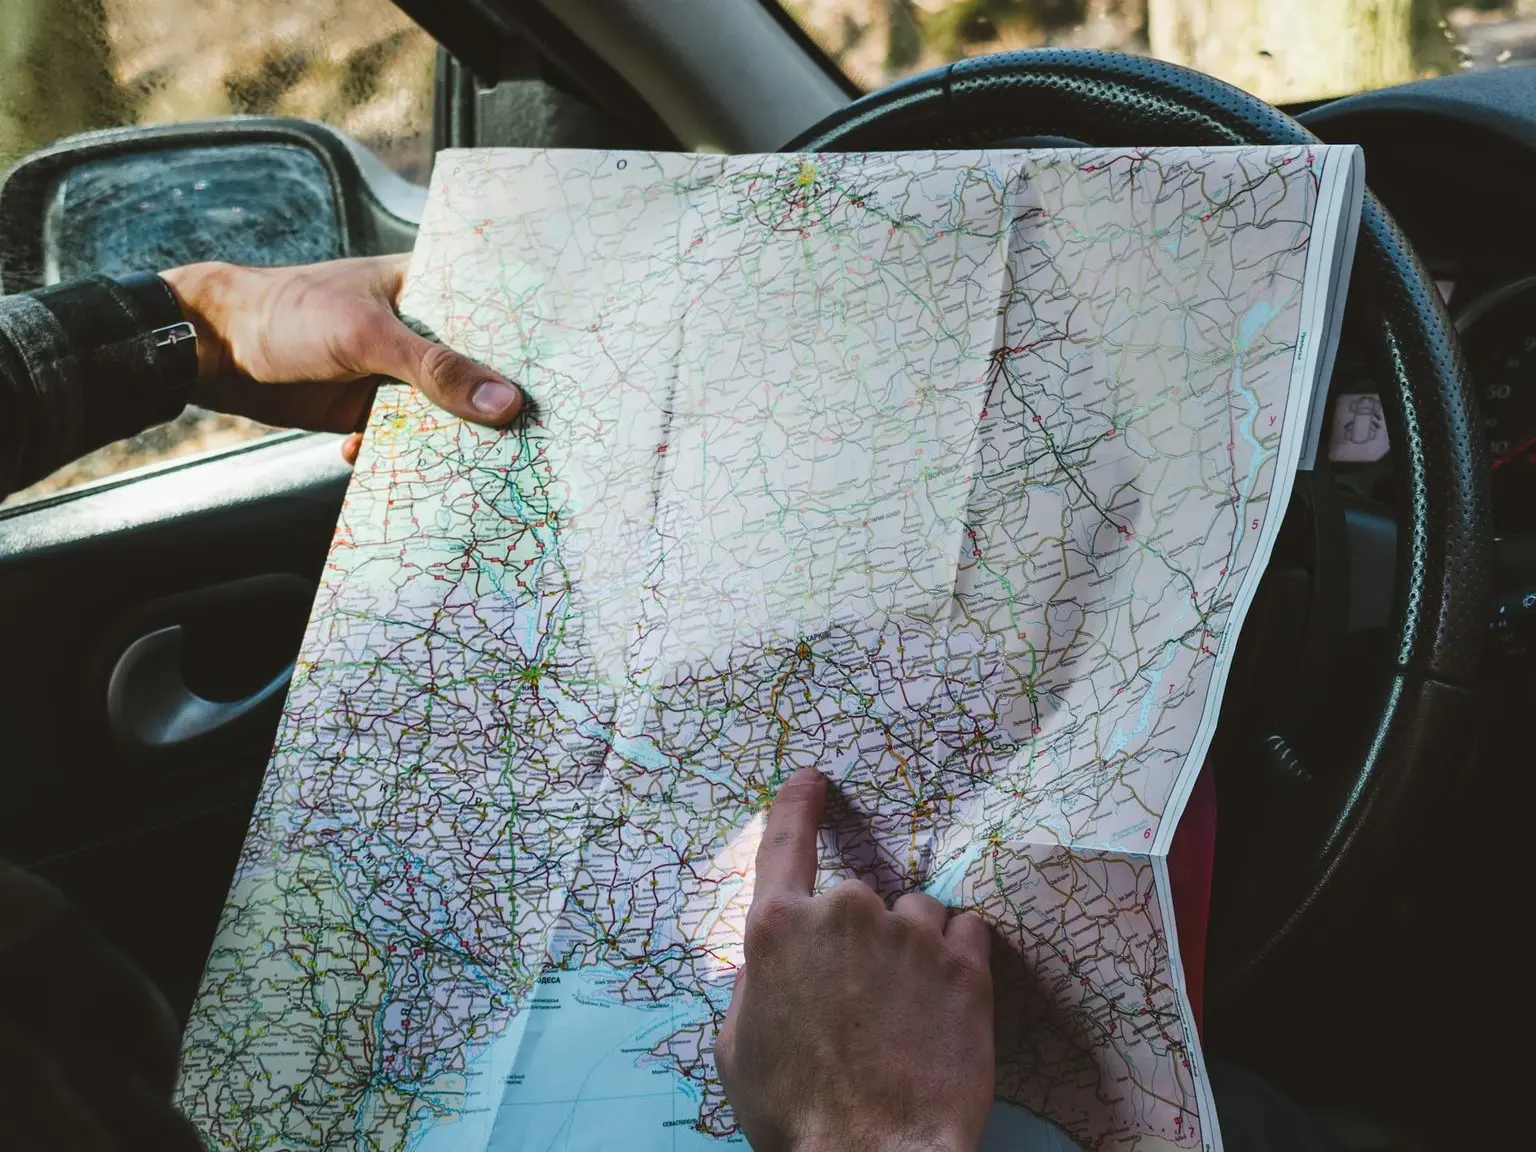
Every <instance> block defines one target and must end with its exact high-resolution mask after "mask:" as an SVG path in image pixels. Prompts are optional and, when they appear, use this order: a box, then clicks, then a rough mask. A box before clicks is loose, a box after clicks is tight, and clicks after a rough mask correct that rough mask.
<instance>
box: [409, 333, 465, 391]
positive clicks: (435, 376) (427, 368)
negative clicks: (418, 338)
mask: <svg viewBox="0 0 1536 1152" xmlns="http://www.w3.org/2000/svg"><path fill="white" fill-rule="evenodd" d="M420 363H421V375H422V379H424V380H431V381H433V382H434V383H436V384H439V385H442V386H443V387H451V386H453V385H457V384H463V383H467V382H468V381H467V380H461V379H459V378H460V377H462V376H463V375H464V372H463V362H462V361H461V360H460V359H459V356H458V354H457V353H455V352H453V351H451V350H449V349H448V348H445V347H443V346H442V345H441V344H433V343H431V342H430V341H428V342H427V343H425V344H423V346H422V349H421V362H420Z"/></svg>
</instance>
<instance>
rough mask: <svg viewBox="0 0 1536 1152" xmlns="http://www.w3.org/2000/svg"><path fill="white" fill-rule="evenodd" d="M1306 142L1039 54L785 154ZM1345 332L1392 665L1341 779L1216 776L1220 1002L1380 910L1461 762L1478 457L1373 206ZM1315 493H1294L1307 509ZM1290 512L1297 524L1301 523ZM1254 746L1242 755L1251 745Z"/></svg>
mask: <svg viewBox="0 0 1536 1152" xmlns="http://www.w3.org/2000/svg"><path fill="white" fill-rule="evenodd" d="M1046 142H1048V143H1049V144H1051V145H1060V144H1062V143H1068V144H1083V145H1093V146H1106V147H1107V146H1126V145H1137V146H1158V145H1199V146H1214V145H1235V144H1281V145H1284V144H1307V143H1315V142H1318V141H1317V137H1316V136H1314V135H1312V133H1310V132H1308V131H1307V130H1306V129H1305V128H1303V127H1302V126H1301V125H1300V124H1298V123H1297V122H1296V121H1294V120H1292V119H1291V118H1290V117H1288V116H1286V115H1284V114H1283V113H1281V112H1280V111H1278V110H1277V109H1275V108H1273V107H1271V106H1270V105H1268V104H1265V103H1264V102H1263V101H1261V100H1259V99H1258V98H1256V97H1254V96H1250V95H1249V94H1247V93H1245V92H1242V91H1239V90H1238V89H1236V88H1233V87H1231V86H1230V85H1227V84H1224V83H1222V82H1221V81H1218V80H1215V79H1213V78H1212V77H1209V76H1206V75H1203V74H1201V73H1198V72H1194V71H1191V70H1189V69H1186V68H1180V67H1177V66H1175V65H1172V64H1166V63H1163V62H1160V61H1156V60H1150V59H1145V58H1141V57H1133V56H1122V55H1118V54H1114V53H1107V52H1094V51H1079V50H1066V49H1044V50H1037V51H1028V52H1016V53H1005V54H999V55H994V56H987V57H981V58H977V59H974V60H968V61H965V62H963V63H958V64H953V65H950V66H948V67H944V68H940V69H937V70H935V71H932V72H928V73H925V74H923V75H920V76H916V77H913V78H911V79H909V80H905V81H902V82H900V83H897V84H894V85H891V86H890V87H888V88H884V89H882V90H880V91H878V92H875V93H872V94H871V95H868V96H866V97H864V98H863V99H860V100H857V101H855V102H854V103H852V104H850V105H849V106H847V107H846V108H844V109H842V110H841V111H839V112H837V113H835V114H834V115H832V116H830V117H828V118H827V119H826V120H823V121H822V122H821V123H820V124H817V125H816V126H815V127H813V128H811V129H810V130H809V131H807V132H805V133H804V134H803V135H801V136H800V137H799V138H798V139H796V140H794V141H792V142H791V143H790V144H789V145H788V146H787V147H786V149H785V150H786V151H792V152H853V151H857V152H865V151H882V150H893V151H894V150H908V149H943V148H980V147H1009V146H1013V147H1018V146H1021V144H1026V143H1028V144H1035V145H1039V144H1042V143H1046ZM1350 296H1351V299H1350V320H1351V324H1350V325H1348V326H1347V327H1348V328H1349V329H1351V330H1352V331H1353V333H1354V335H1355V336H1359V337H1363V338H1364V340H1365V345H1366V346H1365V347H1363V348H1362V349H1361V352H1362V354H1363V357H1364V359H1365V361H1366V365H1367V367H1368V368H1369V369H1370V370H1371V374H1372V375H1373V377H1374V379H1375V380H1376V382H1377V387H1378V389H1379V391H1380V393H1381V400H1382V406H1383V408H1384V410H1385V415H1386V421H1387V430H1388V435H1389V437H1390V442H1391V445H1392V451H1393V454H1394V457H1395V461H1396V468H1397V476H1398V490H1397V494H1396V502H1397V507H1396V516H1397V522H1398V530H1397V545H1396V548H1397V556H1396V563H1395V569H1394V571H1395V587H1394V590H1393V602H1392V615H1391V624H1390V630H1389V637H1390V645H1389V647H1388V649H1387V651H1388V652H1389V653H1390V659H1389V660H1388V662H1387V663H1388V666H1387V667H1386V668H1385V670H1384V675H1383V678H1382V680H1383V682H1382V684H1381V685H1380V688H1379V696H1378V697H1377V699H1376V702H1375V703H1374V704H1373V705H1372V707H1371V709H1370V711H1369V712H1368V713H1367V720H1366V723H1365V725H1364V726H1363V728H1362V729H1360V730H1358V731H1356V732H1353V733H1337V734H1330V735H1329V739H1330V740H1358V741H1359V746H1358V747H1359V750H1358V752H1356V751H1353V748H1354V745H1353V744H1350V745H1348V747H1349V749H1350V751H1349V752H1348V753H1347V754H1345V755H1343V756H1341V757H1340V758H1339V760H1340V764H1341V767H1339V768H1336V769H1335V770H1334V771H1332V772H1328V773H1320V774H1314V773H1312V772H1311V771H1309V770H1308V768H1307V767H1305V766H1304V765H1302V764H1300V763H1299V762H1298V761H1297V758H1296V757H1295V756H1294V755H1291V754H1290V753H1289V752H1287V754H1286V755H1283V756H1278V757H1275V756H1271V757H1267V758H1266V757H1262V756H1254V757H1251V758H1250V757H1244V762H1243V763H1240V764H1231V763H1227V764H1219V765H1218V769H1219V773H1218V789H1219V791H1218V795H1219V804H1220V806H1221V809H1222V824H1221V827H1222V834H1221V836H1220V838H1219V840H1218V864H1217V877H1218V883H1217V886H1216V890H1215V894H1214V900H1215V902H1214V906H1213V909H1212V917H1211V960H1210V965H1209V968H1208V972H1209V982H1210V989H1211V992H1212V993H1213V994H1216V995H1218V996H1219V995H1221V994H1222V993H1223V992H1226V993H1228V994H1232V993H1234V992H1236V991H1237V990H1239V989H1243V988H1251V987H1252V986H1253V983H1254V977H1255V975H1256V974H1258V973H1261V972H1265V971H1269V970H1271V969H1274V968H1278V967H1279V963H1278V961H1277V960H1276V958H1277V957H1281V956H1283V957H1286V961H1285V962H1286V963H1287V964H1292V963H1295V962H1296V960H1297V959H1305V958H1307V957H1308V951H1307V950H1308V949H1309V948H1310V949H1311V950H1312V955H1311V958H1313V959H1315V958H1316V956H1317V955H1318V954H1319V952H1320V949H1321V948H1322V946H1324V945H1325V944H1326V942H1327V939H1328V936H1329V933H1330V929H1331V928H1333V927H1336V926H1338V925H1339V924H1340V923H1341V922H1344V921H1347V920H1349V919H1351V918H1354V917H1356V916H1358V915H1360V914H1362V913H1364V912H1365V911H1366V910H1367V909H1368V908H1369V906H1370V905H1371V904H1372V903H1373V902H1375V901H1376V900H1377V899H1379V895H1378V894H1379V892H1380V888H1381V884H1382V882H1383V879H1384V876H1385V874H1386V872H1387V871H1388V870H1389V869H1390V868H1391V867H1392V865H1393V864H1394V863H1395V862H1397V861H1399V860H1400V859H1401V857H1402V854H1403V852H1404V851H1405V849H1406V848H1407V847H1408V846H1409V844H1410V842H1411V841H1412V840H1413V838H1414V836H1415V834H1416V833H1418V832H1420V830H1421V829H1422V827H1423V825H1424V819H1423V817H1424V815H1425V813H1426V812H1427V811H1428V810H1429V809H1430V808H1431V806H1432V805H1433V804H1434V803H1435V802H1436V801H1437V800H1439V799H1441V798H1442V789H1443V788H1444V786H1445V784H1446V782H1447V780H1448V779H1449V778H1450V777H1451V774H1452V773H1451V769H1452V767H1453V766H1454V765H1455V764H1456V763H1457V762H1458V760H1459V759H1460V758H1462V757H1464V756H1465V754H1466V749H1467V747H1468V745H1469V743H1470V740H1469V731H1470V725H1471V724H1472V723H1473V705H1474V700H1473V695H1472V692H1471V688H1472V685H1473V684H1474V682H1475V680H1476V677H1477V674H1478V669H1479V665H1480V656H1481V652H1482V647H1483V643H1484V638H1485V636H1486V634H1487V615H1486V613H1487V603H1488V601H1487V572H1488V563H1489V554H1490V537H1489V531H1488V519H1487V508H1488V501H1487V496H1486V492H1485V487H1486V483H1487V479H1486V478H1487V476H1488V472H1489V464H1488V456H1487V448H1486V444H1485V441H1484V438H1483V436H1482V433H1481V424H1480V422H1479V419H1478V414H1477V406H1476V401H1475V399H1474V395H1473V390H1472V387H1471V384H1470V382H1469V378H1468V373H1467V368H1466V365H1465V363H1464V361H1463V359H1462V355H1461V350H1460V345H1459V344H1458V342H1457V339H1456V334H1455V329H1454V327H1453V325H1452V322H1451V320H1450V317H1449V316H1448V315H1447V313H1446V310H1445V305H1444V303H1443V302H1442V300H1441V297H1440V294H1439V292H1438V291H1437V290H1436V288H1435V285H1434V283H1433V282H1432V281H1431V279H1430V277H1429V274H1428V272H1427V271H1426V270H1425V268H1424V266H1423V264H1422V263H1421V262H1420V261H1419V259H1418V256H1417V255H1416V254H1415V252H1414V251H1413V248H1412V247H1411V246H1410V245H1409V243H1408V240H1407V239H1406V238H1405V237H1404V235H1403V233H1402V232H1401V230H1400V229H1399V228H1398V226H1397V224H1396V223H1395V222H1394V221H1393V220H1392V218H1391V216H1389V215H1388V213H1387V211H1386V210H1385V209H1384V208H1383V207H1382V205H1381V203H1380V202H1379V201H1378V200H1377V199H1376V198H1375V196H1373V195H1371V194H1370V193H1369V192H1367V193H1366V196H1365V208H1364V213H1363V215H1362V217H1361V223H1360V233H1359V240H1358V244H1357V248H1356V255H1355V264H1354V271H1353V276H1352V280H1351V293H1350ZM1302 491H1304V486H1302V485H1298V493H1301V492H1302ZM1296 506H1297V503H1296V501H1295V500H1293V504H1292V509H1291V512H1292V513H1294V512H1295V511H1296ZM1250 746H1251V745H1250Z"/></svg>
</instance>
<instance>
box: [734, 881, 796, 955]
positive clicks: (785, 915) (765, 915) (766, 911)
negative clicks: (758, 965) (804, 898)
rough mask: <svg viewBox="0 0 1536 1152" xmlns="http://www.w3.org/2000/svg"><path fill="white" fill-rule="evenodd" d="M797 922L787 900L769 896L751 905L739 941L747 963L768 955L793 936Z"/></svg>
mask: <svg viewBox="0 0 1536 1152" xmlns="http://www.w3.org/2000/svg"><path fill="white" fill-rule="evenodd" d="M798 919H799V911H798V909H797V908H796V906H795V904H794V903H793V902H792V901H790V900H785V899H783V898H782V897H777V896H769V897H766V898H764V899H762V900H755V901H753V903H752V907H751V909H750V910H749V911H748V912H747V927H746V932H745V934H744V936H743V939H742V947H743V949H744V951H745V953H746V960H747V963H748V964H749V965H750V964H751V963H752V962H753V961H754V960H761V959H763V958H764V957H765V956H768V955H771V954H772V953H773V952H774V950H775V949H776V948H777V947H778V945H779V943H780V942H781V941H783V940H785V939H786V938H788V937H789V936H790V935H792V934H793V932H794V930H795V924H796V921H797V920H798Z"/></svg>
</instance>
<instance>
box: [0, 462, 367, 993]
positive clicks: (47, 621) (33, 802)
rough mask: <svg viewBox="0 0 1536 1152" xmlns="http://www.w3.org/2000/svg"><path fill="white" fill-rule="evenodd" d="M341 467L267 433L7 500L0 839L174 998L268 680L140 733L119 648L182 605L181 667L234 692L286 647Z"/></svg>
mask: <svg viewBox="0 0 1536 1152" xmlns="http://www.w3.org/2000/svg"><path fill="white" fill-rule="evenodd" d="M347 477H348V469H347V468H346V466H345V465H344V464H343V462H342V460H341V456H340V451H339V447H338V441H337V438H336V437H333V436H314V435H298V436H279V437H273V438H272V439H270V440H268V441H264V442H259V443H257V444H256V445H253V446H252V447H249V448H247V449H244V450H242V451H239V452H236V453H233V454H228V455H224V456H220V457H216V458H213V459H206V460H202V461H194V462H191V463H178V464H173V465H170V466H167V467H163V468H160V469H156V470H154V471H153V472H152V473H151V474H148V475H143V476H139V477H127V478H120V479H118V480H114V481H109V482H106V483H104V484H101V485H96V486H93V487H91V488H87V489H82V490H77V491H75V492H71V493H67V494H65V495H63V496H61V497H56V498H52V499H49V500H46V501H39V502H38V503H37V504H35V505H22V506H20V507H18V508H15V509H6V510H4V512H0V604H4V605H5V606H6V608H7V610H6V611H4V612H0V651H3V652H5V653H6V658H5V659H4V660H3V661H0V726H3V730H4V731H5V733H6V739H5V743H4V754H3V757H0V787H3V789H4V791H3V796H4V801H3V803H0V857H4V858H6V859H10V860H14V861H17V862H19V863H22V864H24V865H27V866H29V867H32V868H33V869H34V870H35V871H37V872H38V873H39V874H41V875H43V876H45V877H46V878H48V879H50V880H52V881H53V882H54V883H56V884H57V885H58V886H59V887H61V888H62V889H63V890H64V891H65V893H66V895H68V896H69V897H70V898H71V899H72V900H74V901H75V902H76V903H77V904H79V905H80V906H81V907H82V908H83V909H84V911H85V912H86V913H87V915H90V916H91V917H92V918H93V919H95V920H96V921H97V922H98V924H100V925H101V926H102V927H103V928H105V929H106V930H107V931H108V932H109V933H110V934H111V935H112V936H113V937H114V938H115V939H117V941H118V943H119V944H121V945H122V946H123V947H124V948H125V950H127V951H128V952H129V953H130V954H131V955H133V956H134V957H135V958H136V959H137V960H139V961H140V962H141V963H142V964H144V966H145V967H146V968H147V969H148V970H149V972H150V975H151V976H152V977H153V978H154V979H155V980H156V981H157V982H159V983H160V985H161V987H162V988H163V989H165V990H166V991H167V993H168V995H170V996H171V998H172V999H173V1001H176V1002H177V1003H176V1004H175V1006H176V1008H177V1009H178V1010H179V1011H183V1012H184V1011H185V1010H186V1008H187V1006H188V1004H189V1002H190V996H191V994H192V992H193V991H194V990H195V985H196V980H197V976H198V973H199V972H200V971H201V966H202V961H203V959H204V958H205V957H206V955H207V947H208V943H209V941H210V940H211V939H212V933H213V929H214V925H215V923H216V920H217V916H218V912H219V908H220V906H221V904H222V901H223V898H224V895H225V893H226V892H227V890H228V886H229V879H230V874H231V871H232V869H233V866H234V862H235V859H236V857H237V856H238V853H239V849H240V844H241V841H242V839H243V837H244V833H245V828H246V825H247V823H248V821H249V817H250V810H251V806H252V803H253V802H254V799H255V795H256V790H257V788H258V786H259V784H260V781H261V776H262V772H263V770H264V769H265V766H266V762H267V757H268V753H269V750H270V747H271V742H272V736H273V733H274V731H275V728H276V724H277V720H278V716H279V713H280V711H281V706H282V693H281V692H278V693H276V694H275V695H272V696H271V697H270V698H269V699H266V700H265V701H263V703H262V704H261V706H260V707H258V708H256V709H254V710H252V711H250V712H249V713H248V714H247V715H246V716H244V717H243V718H242V719H241V721H240V722H239V723H237V724H233V725H229V726H228V727H227V728H225V729H223V730H218V731H214V732H212V733H210V734H208V735H206V736H204V737H202V738H200V739H194V740H191V741H187V742H183V743H178V744H172V745H170V746H165V747H146V746H143V745H142V744H141V745H139V746H134V743H133V741H131V740H128V739H125V737H124V734H123V733H122V731H121V728H122V725H121V724H120V725H119V729H120V730H119V731H118V732H114V730H113V724H112V722H111V718H110V715H109V707H108V701H109V685H110V684H111V681H112V674H113V671H114V669H115V668H117V667H118V666H119V663H120V661H121V658H122V655H123V653H124V652H125V651H126V650H127V649H128V648H129V647H130V646H132V645H133V644H134V643H135V642H136V641H137V640H139V639H140V638H141V637H144V636H146V635H150V634H152V633H154V632H156V631H157V630H162V629H165V628H168V627H172V626H176V625H180V626H181V627H182V628H183V629H184V632H185V644H184V647H183V651H182V653H181V656H182V663H183V669H182V670H183V672H184V674H185V676H186V683H187V684H188V685H189V686H191V687H192V688H193V689H195V690H196V691H198V692H199V693H200V694H201V695H203V696H205V697H207V698H209V699H213V700H219V699H223V700H225V701H229V700H238V699H239V698H240V697H241V696H242V695H243V694H246V693H248V692H249V691H250V690H251V685H252V684H253V683H256V684H258V686H259V684H260V683H261V682H263V681H270V680H271V679H273V678H274V677H276V676H280V675H281V674H282V671H283V669H284V667H285V666H286V664H287V663H288V662H289V661H291V660H292V658H293V655H294V653H295V652H296V651H297V649H298V643H299V639H300V636H301V634H302V630H303V627H304V624H305V621H306V619H307V617H308V614H309V609H310V606H311V603H312V600H313V589H314V588H315V586H316V584H317V582H318V578H319V573H320V569H321V565H322V564H323V563H324V558H325V553H326V549H327V547H328V545H329V543H330V539H331V535H332V533H333V531H334V528H335V522H336V516H337V512H338V510H339V507H340V503H341V498H342V495H343V494H344V492H345V488H346V482H347Z"/></svg>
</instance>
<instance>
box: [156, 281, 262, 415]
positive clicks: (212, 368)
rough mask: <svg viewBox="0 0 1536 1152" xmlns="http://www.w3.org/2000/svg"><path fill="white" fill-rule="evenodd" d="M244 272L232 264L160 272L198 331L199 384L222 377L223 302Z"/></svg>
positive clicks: (182, 311) (223, 352)
mask: <svg viewBox="0 0 1536 1152" xmlns="http://www.w3.org/2000/svg"><path fill="white" fill-rule="evenodd" d="M243 271H244V270H243V269H240V268H236V267H235V266H234V265H233V264H222V263H217V262H212V261H210V262H208V263H204V264H187V265H184V266H182V267H180V268H172V269H171V270H170V271H168V272H162V273H160V279H162V280H164V281H165V283H166V285H167V286H168V287H169V288H170V290H171V295H173V296H174V297H176V303H177V304H178V305H180V307H181V313H182V315H183V316H185V317H186V319H187V322H188V323H189V324H191V325H192V327H193V328H195V329H196V330H197V382H198V384H199V385H203V384H207V383H208V382H209V381H211V380H213V379H215V378H216V377H217V376H218V375H219V371H220V369H221V368H222V366H223V363H224V354H225V343H224V337H223V335H222V333H223V332H224V331H225V328H226V324H225V321H224V317H225V308H224V301H225V300H226V299H227V298H228V296H229V291H230V286H231V283H232V282H233V281H234V280H235V279H237V278H238V277H239V276H240V275H241V273H242V272H243Z"/></svg>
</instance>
